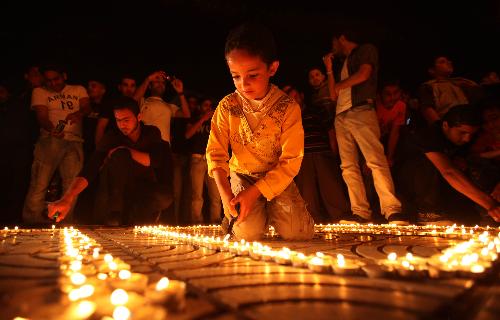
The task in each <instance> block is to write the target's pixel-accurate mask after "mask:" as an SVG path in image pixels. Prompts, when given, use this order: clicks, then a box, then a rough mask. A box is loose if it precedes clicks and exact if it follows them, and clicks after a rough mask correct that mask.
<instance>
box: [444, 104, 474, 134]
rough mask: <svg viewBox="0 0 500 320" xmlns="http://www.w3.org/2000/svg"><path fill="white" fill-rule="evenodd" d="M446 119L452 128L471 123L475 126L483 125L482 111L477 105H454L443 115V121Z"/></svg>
mask: <svg viewBox="0 0 500 320" xmlns="http://www.w3.org/2000/svg"><path fill="white" fill-rule="evenodd" d="M444 121H446V122H447V123H448V126H449V127H450V128H452V127H458V126H460V125H464V124H465V125H469V126H473V127H479V126H481V121H482V120H481V112H480V110H478V108H476V107H475V106H472V105H470V104H462V105H458V106H454V107H452V108H451V109H450V110H448V112H446V114H445V115H444V116H443V122H444Z"/></svg>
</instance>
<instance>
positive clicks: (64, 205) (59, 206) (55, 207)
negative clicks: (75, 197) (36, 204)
mask: <svg viewBox="0 0 500 320" xmlns="http://www.w3.org/2000/svg"><path fill="white" fill-rule="evenodd" d="M47 209H48V212H49V214H48V216H49V218H50V219H52V217H54V215H55V214H56V213H59V215H58V216H57V218H56V222H59V221H61V220H63V219H64V218H65V217H66V215H67V214H68V212H69V210H70V209H71V201H69V200H66V199H64V198H62V199H61V200H58V201H55V202H51V203H49V204H48V205H47Z"/></svg>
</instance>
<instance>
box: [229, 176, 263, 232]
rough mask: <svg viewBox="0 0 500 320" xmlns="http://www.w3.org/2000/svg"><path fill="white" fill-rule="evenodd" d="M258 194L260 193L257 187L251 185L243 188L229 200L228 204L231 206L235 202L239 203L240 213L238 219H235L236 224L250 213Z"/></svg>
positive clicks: (234, 204)
mask: <svg viewBox="0 0 500 320" xmlns="http://www.w3.org/2000/svg"><path fill="white" fill-rule="evenodd" d="M260 195H261V193H260V191H259V188H257V187H256V186H255V185H253V186H251V187H249V188H248V189H245V190H243V191H241V192H240V193H238V195H237V196H236V197H234V198H233V199H232V200H231V202H230V204H231V206H232V207H233V208H234V206H236V204H237V203H239V204H240V215H239V217H238V221H236V224H240V223H241V222H243V221H245V219H246V217H247V216H248V214H249V213H250V210H252V208H253V206H254V205H255V202H256V201H257V199H258V198H259V197H260Z"/></svg>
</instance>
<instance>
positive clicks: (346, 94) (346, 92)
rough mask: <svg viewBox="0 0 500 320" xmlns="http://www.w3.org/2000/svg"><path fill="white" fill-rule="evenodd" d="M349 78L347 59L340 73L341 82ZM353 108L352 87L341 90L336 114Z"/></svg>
mask: <svg viewBox="0 0 500 320" xmlns="http://www.w3.org/2000/svg"><path fill="white" fill-rule="evenodd" d="M347 78H349V70H348V69H347V59H345V61H344V65H343V66H342V70H341V71H340V80H345V79H347ZM351 107H352V98H351V87H349V88H345V89H340V91H339V96H338V98H337V109H336V114H339V113H342V112H344V111H346V110H348V109H349V108H351Z"/></svg>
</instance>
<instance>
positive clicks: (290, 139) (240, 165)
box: [206, 85, 304, 200]
mask: <svg viewBox="0 0 500 320" xmlns="http://www.w3.org/2000/svg"><path fill="white" fill-rule="evenodd" d="M270 94H271V96H270V98H269V99H267V103H270V104H272V106H271V107H270V108H268V111H267V113H266V114H265V115H264V116H263V117H262V120H261V121H260V123H259V124H258V126H257V127H256V128H255V130H254V131H252V130H251V128H250V126H249V124H248V121H247V120H246V117H245V112H244V111H243V106H244V105H246V103H247V102H248V101H244V99H243V98H242V97H240V96H239V95H238V93H236V92H234V93H231V94H229V95H227V96H226V97H224V99H222V100H221V102H220V103H219V105H218V106H217V109H216V111H215V113H214V115H213V117H212V125H211V130H210V137H209V139H208V145H207V152H206V155H207V163H208V173H209V175H210V176H212V177H213V175H212V171H213V170H214V169H215V168H222V169H224V171H226V175H229V170H232V171H235V172H238V173H242V174H245V175H249V176H253V177H257V178H259V180H258V181H257V182H256V184H255V185H256V187H257V188H258V189H259V191H260V192H261V193H262V194H263V195H264V197H266V198H267V199H268V200H272V199H273V198H274V197H276V196H277V195H279V194H280V193H281V192H283V190H285V189H286V187H287V186H288V185H289V184H290V183H291V182H292V180H293V178H294V177H295V176H296V175H297V173H298V172H299V169H300V165H301V163H302V158H303V156H304V129H303V127H302V118H301V113H300V107H299V105H298V104H297V103H296V102H295V101H294V100H293V99H291V98H290V97H288V96H287V95H286V94H285V93H284V92H282V91H281V90H280V89H278V88H277V87H276V86H274V85H273V86H272V88H271V92H270ZM229 148H231V158H229ZM228 160H229V162H228Z"/></svg>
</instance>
